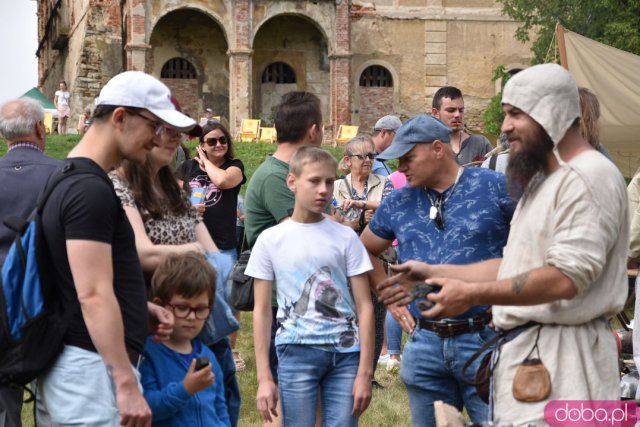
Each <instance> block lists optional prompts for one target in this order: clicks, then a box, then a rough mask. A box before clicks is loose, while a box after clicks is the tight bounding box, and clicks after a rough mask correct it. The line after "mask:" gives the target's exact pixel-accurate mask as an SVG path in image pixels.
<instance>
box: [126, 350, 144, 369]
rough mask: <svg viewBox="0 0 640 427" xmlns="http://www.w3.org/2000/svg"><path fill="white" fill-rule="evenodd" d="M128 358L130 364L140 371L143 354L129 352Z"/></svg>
mask: <svg viewBox="0 0 640 427" xmlns="http://www.w3.org/2000/svg"><path fill="white" fill-rule="evenodd" d="M127 356H129V362H131V365H133V367H134V368H136V369H138V367H139V366H140V362H142V354H140V353H138V352H137V351H129V350H127Z"/></svg>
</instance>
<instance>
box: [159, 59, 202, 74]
mask: <svg viewBox="0 0 640 427" xmlns="http://www.w3.org/2000/svg"><path fill="white" fill-rule="evenodd" d="M160 77H161V78H163V79H195V78H197V77H198V73H197V72H196V67H194V66H193V64H192V63H191V62H189V61H187V60H186V59H184V58H172V59H170V60H168V61H167V62H165V64H164V65H163V66H162V71H161V72H160Z"/></svg>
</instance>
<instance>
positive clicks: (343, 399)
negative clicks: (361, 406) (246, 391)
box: [276, 344, 360, 427]
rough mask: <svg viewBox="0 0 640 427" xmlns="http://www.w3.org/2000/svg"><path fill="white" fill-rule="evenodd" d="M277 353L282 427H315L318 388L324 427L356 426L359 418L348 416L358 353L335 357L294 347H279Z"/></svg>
mask: <svg viewBox="0 0 640 427" xmlns="http://www.w3.org/2000/svg"><path fill="white" fill-rule="evenodd" d="M276 350H277V352H278V379H279V388H280V401H281V402H282V425H283V427H287V426H296V427H314V426H315V424H316V404H317V402H316V401H317V396H318V389H319V388H320V390H321V393H322V426H323V427H325V426H327V427H329V426H331V427H333V426H353V427H356V426H357V425H358V418H357V417H354V416H352V415H351V411H352V410H353V395H352V394H351V392H352V390H353V382H354V380H355V378H356V373H357V371H358V365H359V362H360V352H355V353H335V352H330V351H323V350H318V349H315V348H313V347H309V346H307V345H295V344H285V345H278V346H277V347H276Z"/></svg>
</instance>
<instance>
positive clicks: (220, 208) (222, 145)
mask: <svg viewBox="0 0 640 427" xmlns="http://www.w3.org/2000/svg"><path fill="white" fill-rule="evenodd" d="M196 150H197V151H198V154H197V156H196V157H195V158H193V159H191V160H187V161H185V162H184V163H183V164H182V165H180V167H179V168H178V169H177V170H176V175H178V177H179V178H180V179H181V180H183V181H184V187H185V189H186V190H188V191H191V190H192V189H194V188H204V194H205V198H204V202H203V203H202V204H201V205H197V206H196V207H197V208H198V211H199V212H200V213H202V218H203V221H204V224H205V226H206V227H207V229H208V230H209V233H210V234H211V237H212V238H213V241H214V242H215V244H216V246H218V248H219V249H220V251H221V252H222V253H224V254H226V255H228V256H229V257H230V258H231V259H232V261H233V262H235V260H236V258H237V253H236V247H237V240H236V216H237V206H238V194H239V193H240V187H241V186H242V184H244V183H245V181H246V177H245V175H244V165H243V164H242V161H240V159H235V158H234V156H233V144H232V142H231V135H230V134H229V131H227V129H226V128H225V127H224V126H223V125H222V123H220V122H218V121H214V120H209V121H208V122H207V124H206V125H204V126H203V128H202V135H201V136H200V144H198V146H197V147H196Z"/></svg>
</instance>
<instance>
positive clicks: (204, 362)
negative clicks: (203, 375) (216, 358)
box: [195, 356, 209, 371]
mask: <svg viewBox="0 0 640 427" xmlns="http://www.w3.org/2000/svg"><path fill="white" fill-rule="evenodd" d="M207 366H209V358H208V357H207V356H200V357H196V369H195V370H196V371H199V370H200V369H203V368H206V367H207Z"/></svg>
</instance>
